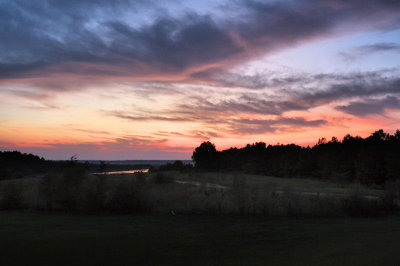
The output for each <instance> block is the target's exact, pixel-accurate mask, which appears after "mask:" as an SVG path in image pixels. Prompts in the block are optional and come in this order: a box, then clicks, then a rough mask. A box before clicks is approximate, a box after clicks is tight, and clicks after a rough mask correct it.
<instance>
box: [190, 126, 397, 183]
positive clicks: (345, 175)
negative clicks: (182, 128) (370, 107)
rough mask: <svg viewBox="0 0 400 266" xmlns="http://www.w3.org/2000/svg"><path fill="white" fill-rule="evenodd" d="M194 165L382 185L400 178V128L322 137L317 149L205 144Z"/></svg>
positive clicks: (196, 153)
mask: <svg viewBox="0 0 400 266" xmlns="http://www.w3.org/2000/svg"><path fill="white" fill-rule="evenodd" d="M192 159H193V161H194V163H195V168H197V169H199V170H204V171H241V172H245V173H253V174H263V175H272V176H278V177H305V178H317V179H330V180H335V181H349V182H360V183H363V184H367V185H383V184H385V183H386V182H388V181H394V180H396V179H399V178H400V131H399V130H397V131H396V133H395V134H393V135H390V134H388V133H385V132H384V131H383V130H378V131H375V132H374V133H372V134H371V136H369V137H367V138H361V137H359V136H356V137H354V136H351V135H349V134H348V135H346V136H345V137H344V138H343V140H342V141H339V140H338V139H337V138H336V137H332V139H331V140H330V141H327V140H326V139H325V138H321V139H319V140H318V143H317V144H316V145H315V146H313V147H301V146H298V145H295V144H288V145H268V146H267V145H266V144H265V143H263V142H257V143H254V144H248V145H247V146H245V147H243V148H230V149H227V150H223V151H217V150H216V148H215V146H214V144H213V143H211V142H203V143H202V144H201V145H200V146H199V147H197V148H196V149H195V151H194V152H193V156H192Z"/></svg>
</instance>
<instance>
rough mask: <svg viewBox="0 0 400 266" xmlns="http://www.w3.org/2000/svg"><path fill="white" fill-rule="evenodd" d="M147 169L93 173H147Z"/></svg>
mask: <svg viewBox="0 0 400 266" xmlns="http://www.w3.org/2000/svg"><path fill="white" fill-rule="evenodd" d="M148 171H149V169H138V170H126V171H110V172H101V173H93V174H94V175H118V174H133V173H147V172H148Z"/></svg>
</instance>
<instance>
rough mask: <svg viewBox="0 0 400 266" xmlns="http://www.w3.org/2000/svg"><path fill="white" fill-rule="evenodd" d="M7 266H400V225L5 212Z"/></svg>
mask: <svg viewBox="0 0 400 266" xmlns="http://www.w3.org/2000/svg"><path fill="white" fill-rule="evenodd" d="M0 239H1V241H0V265H400V253H399V248H400V240H399V239H400V218H399V217H389V218H380V219H361V218H357V219H356V218H351V219H350V218H338V219H326V218H318V219H310V218H301V219H299V218H297V219H294V218H261V217H258V218H257V217H235V216H224V217H223V216H194V215H193V216H191V215H178V216H168V215H151V216H150V215H140V216H138V215H137V216H112V215H96V216H89V215H87V216H85V215H77V214H69V215H66V214H60V213H46V212H26V211H25V212H21V211H20V212H0Z"/></svg>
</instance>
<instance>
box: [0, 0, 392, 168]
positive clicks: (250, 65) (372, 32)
mask: <svg viewBox="0 0 400 266" xmlns="http://www.w3.org/2000/svg"><path fill="white" fill-rule="evenodd" d="M0 1H1V0H0ZM189 2H190V3H189ZM1 3H2V5H0V15H1V16H0V25H1V26H2V27H0V121H1V124H2V126H1V127H0V150H20V151H21V152H28V153H34V154H37V155H39V156H42V157H44V158H47V159H68V158H70V157H71V156H72V155H75V154H77V155H78V159H82V160H85V159H105V160H113V159H115V160H118V159H190V156H191V154H192V151H193V150H194V148H195V147H197V146H198V145H199V144H200V143H201V142H202V141H206V140H209V141H211V142H213V143H215V144H216V146H217V148H218V149H219V150H220V149H226V148H229V147H233V146H236V147H242V146H244V145H246V144H248V143H254V142H260V141H262V142H265V143H267V144H272V145H274V144H276V143H282V144H289V143H295V144H299V145H302V146H307V145H314V144H315V143H316V142H317V141H318V139H319V138H321V137H325V138H327V139H330V138H331V137H332V136H336V137H338V138H339V139H342V138H343V136H345V135H346V134H348V133H349V134H351V135H359V136H361V137H366V136H368V135H370V134H371V133H372V132H373V131H375V130H378V129H383V130H385V131H387V132H389V133H393V132H394V131H395V130H396V129H398V128H400V95H399V94H400V75H399V74H400V63H399V62H400V3H395V2H394V1H390V0H383V1H373V0H367V1H360V0H351V1H344V0H330V1H318V0H298V1H279V2H277V1H245V0H243V1H235V2H232V1H222V0H221V1H201V2H198V1H192V2H191V1H184V2H181V1H175V0H174V1H166V2H161V3H153V2H149V1H145V2H141V1H109V2H108V1H105V2H98V3H95V2H90V1H68V2H65V1H56V0H54V1H41V2H39V3H31V2H30V1H12V2H11V1H10V2H9V1H4V2H3V1H2V2H1Z"/></svg>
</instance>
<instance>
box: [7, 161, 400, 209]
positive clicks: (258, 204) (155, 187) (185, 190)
mask: <svg viewBox="0 0 400 266" xmlns="http://www.w3.org/2000/svg"><path fill="white" fill-rule="evenodd" d="M397 187H398V186H397V185H396V186H392V188H397ZM0 191H1V197H0V208H1V209H4V210H15V209H30V210H43V211H67V212H71V211H78V212H82V213H120V214H133V213H152V214H167V213H170V212H174V213H179V214H207V215H236V214H240V215H260V216H271V217H276V216H297V217H305V216H313V217H344V216H365V217H375V216H385V215H389V214H392V213H395V211H396V208H397V205H396V204H395V202H396V200H397V197H398V191H397V190H396V189H394V190H393V189H392V191H389V190H384V189H377V188H372V187H366V186H364V185H361V184H350V183H334V182H329V181H320V180H313V179H300V178H277V177H270V176H261V175H249V174H243V173H218V172H214V173H213V172H196V171H189V172H179V171H159V172H152V173H134V174H117V175H93V174H91V175H87V174H85V173H84V172H82V171H81V169H80V168H79V167H78V166H73V167H71V168H66V169H65V170H64V172H63V173H59V174H48V175H46V176H45V177H43V178H20V179H14V180H3V181H1V182H0Z"/></svg>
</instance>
